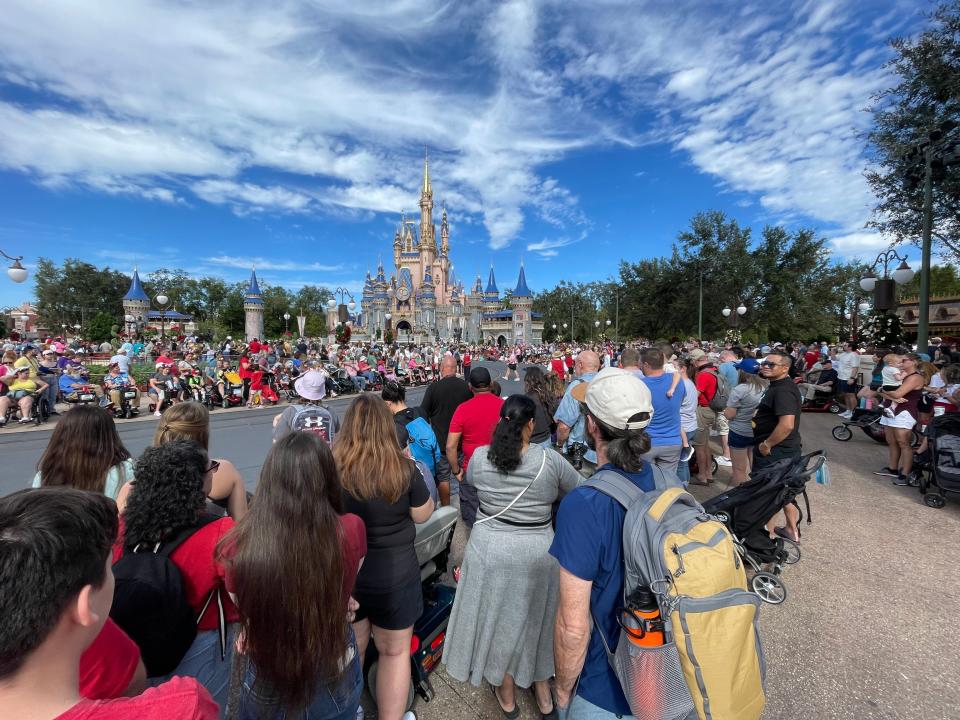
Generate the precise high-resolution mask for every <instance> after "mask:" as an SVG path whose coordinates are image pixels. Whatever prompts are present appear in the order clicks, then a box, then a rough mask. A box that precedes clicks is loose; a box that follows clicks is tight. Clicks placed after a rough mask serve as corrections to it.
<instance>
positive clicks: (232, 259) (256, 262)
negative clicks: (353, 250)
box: [203, 255, 346, 272]
mask: <svg viewBox="0 0 960 720" xmlns="http://www.w3.org/2000/svg"><path fill="white" fill-rule="evenodd" d="M203 260H204V261H205V262H208V263H210V264H211V265H216V266H219V267H228V268H238V269H241V270H250V268H256V269H257V270H274V271H278V272H289V271H301V272H302V271H304V270H312V271H316V272H340V271H342V270H344V269H345V267H346V266H344V265H343V264H339V265H324V264H322V263H309V262H293V261H290V262H284V261H280V262H278V261H276V260H268V259H267V258H263V257H238V256H236V255H215V256H213V257H205V258H203Z"/></svg>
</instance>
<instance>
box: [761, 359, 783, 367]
mask: <svg viewBox="0 0 960 720" xmlns="http://www.w3.org/2000/svg"><path fill="white" fill-rule="evenodd" d="M779 366H780V363H775V362H770V361H769V360H765V361H764V362H762V363H760V367H765V368H775V367H779Z"/></svg>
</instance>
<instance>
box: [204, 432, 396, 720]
mask: <svg viewBox="0 0 960 720" xmlns="http://www.w3.org/2000/svg"><path fill="white" fill-rule="evenodd" d="M394 445H396V441H394ZM366 547H367V539H366V532H365V529H364V526H363V521H362V520H361V519H360V518H359V517H357V516H356V515H352V514H349V513H344V511H343V499H342V497H341V488H340V481H339V479H338V477H337V468H336V465H335V463H334V461H333V455H332V454H331V452H330V449H329V447H328V446H327V444H326V443H325V442H323V441H322V440H320V439H319V438H318V437H317V436H316V435H314V434H312V433H305V432H298V433H289V434H288V435H286V436H285V437H283V438H282V439H281V440H279V441H277V443H276V444H275V445H274V446H273V448H272V449H271V450H270V453H269V454H268V455H267V459H266V460H265V461H264V464H263V468H262V469H261V471H260V483H259V484H258V485H257V502H256V503H255V504H254V505H253V507H252V508H251V510H250V513H249V514H248V515H247V516H246V517H245V518H244V519H243V520H242V521H241V522H239V523H238V524H237V526H236V527H235V528H234V530H233V531H232V532H231V533H230V534H229V535H228V536H227V537H226V538H224V540H223V541H222V542H221V543H220V547H219V549H218V551H219V553H220V554H221V556H222V557H223V558H224V562H225V563H226V566H227V589H228V590H229V591H230V593H231V597H233V598H234V599H235V601H236V604H237V607H238V608H239V610H240V623H241V628H242V631H241V632H242V636H241V639H240V642H239V643H238V645H239V647H240V648H241V651H242V653H243V655H242V657H241V658H238V660H239V661H240V664H241V665H240V669H239V671H240V672H242V685H241V686H240V687H241V689H240V696H239V701H238V706H237V708H236V715H235V717H237V718H239V719H247V718H249V719H250V720H269V719H270V718H282V717H291V716H294V715H295V716H297V717H301V716H302V717H309V718H315V719H316V720H334V719H336V720H353V718H354V716H355V714H356V711H357V707H358V706H359V704H360V693H361V692H362V690H363V674H362V671H361V667H362V665H361V661H360V653H359V652H358V651H357V644H356V640H355V639H354V635H353V631H352V629H351V627H350V624H349V623H348V622H347V603H348V600H349V598H350V593H351V592H352V590H353V584H354V581H355V579H356V576H357V570H358V569H359V567H360V564H361V563H362V562H363V556H364V555H365V554H366ZM408 649H409V648H408ZM244 660H245V661H246V662H244Z"/></svg>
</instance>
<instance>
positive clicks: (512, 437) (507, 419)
mask: <svg viewBox="0 0 960 720" xmlns="http://www.w3.org/2000/svg"><path fill="white" fill-rule="evenodd" d="M536 412H537V406H536V403H534V402H533V400H531V399H530V398H529V397H527V396H526V395H511V396H510V397H509V398H507V400H506V401H505V402H504V403H503V405H502V406H501V407H500V422H498V423H497V426H496V427H495V428H494V429H493V440H492V441H491V442H490V449H489V451H487V459H488V460H490V462H491V463H492V464H493V466H494V467H496V468H497V470H499V471H500V472H501V473H503V474H504V475H506V474H507V473H510V472H513V471H514V470H516V469H517V468H518V467H519V466H520V462H521V460H522V457H521V454H520V453H521V450H522V448H523V429H524V428H525V427H526V425H527V423H529V422H530V421H531V420H533V418H534V416H535V415H536Z"/></svg>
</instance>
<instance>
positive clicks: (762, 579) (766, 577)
mask: <svg viewBox="0 0 960 720" xmlns="http://www.w3.org/2000/svg"><path fill="white" fill-rule="evenodd" d="M750 587H751V588H753V591H754V592H755V593H756V594H757V595H758V596H759V597H760V599H761V600H763V601H764V602H765V603H770V604H771V605H780V604H781V603H782V602H783V601H784V600H786V599H787V588H786V587H784V584H783V581H782V580H781V579H780V578H778V577H777V576H776V575H773V574H772V573H768V572H758V573H757V574H756V575H754V576H753V579H752V580H750Z"/></svg>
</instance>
